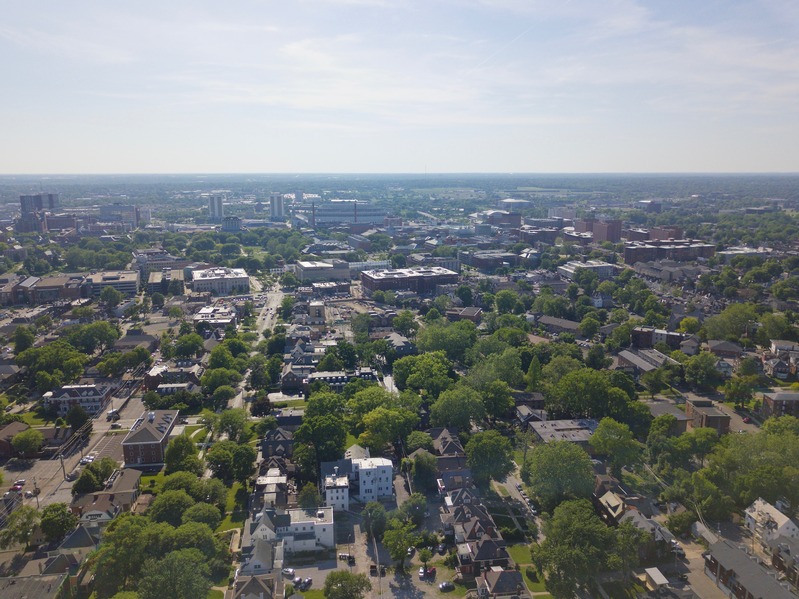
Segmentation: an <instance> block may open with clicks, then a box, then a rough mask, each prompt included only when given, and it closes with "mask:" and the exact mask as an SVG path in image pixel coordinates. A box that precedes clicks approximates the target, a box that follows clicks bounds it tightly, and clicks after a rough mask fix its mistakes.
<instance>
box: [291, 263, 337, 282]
mask: <svg viewBox="0 0 799 599" xmlns="http://www.w3.org/2000/svg"><path fill="white" fill-rule="evenodd" d="M295 271H296V274H297V278H298V279H299V280H300V281H302V282H303V283H313V282H318V281H348V280H349V279H350V265H349V264H348V263H347V262H345V261H344V260H300V261H299V262H297V266H296V268H295Z"/></svg>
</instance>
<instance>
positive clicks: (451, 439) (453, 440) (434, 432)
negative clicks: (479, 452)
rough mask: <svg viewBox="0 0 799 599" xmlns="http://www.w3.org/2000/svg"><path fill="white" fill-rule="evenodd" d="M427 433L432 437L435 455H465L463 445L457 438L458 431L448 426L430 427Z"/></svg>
mask: <svg viewBox="0 0 799 599" xmlns="http://www.w3.org/2000/svg"><path fill="white" fill-rule="evenodd" d="M427 433H428V434H429V435H430V436H431V437H432V439H433V452H434V453H435V455H437V456H445V455H459V456H465V455H466V452H465V451H464V450H463V445H462V444H461V441H460V439H459V438H458V431H456V430H455V429H450V428H431V429H430V430H428V431H427Z"/></svg>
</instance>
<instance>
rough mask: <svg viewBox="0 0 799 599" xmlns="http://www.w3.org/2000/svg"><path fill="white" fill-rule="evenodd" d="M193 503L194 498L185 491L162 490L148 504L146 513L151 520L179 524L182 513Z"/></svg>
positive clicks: (181, 519)
mask: <svg viewBox="0 0 799 599" xmlns="http://www.w3.org/2000/svg"><path fill="white" fill-rule="evenodd" d="M194 503H195V502H194V499H192V498H191V496H189V494H188V493H186V491H182V490H179V491H162V492H161V493H159V494H158V495H157V496H156V498H155V500H154V501H153V503H152V505H151V506H150V510H149V512H148V515H149V516H150V518H151V519H152V521H153V522H166V523H167V524H171V525H172V526H180V523H181V522H182V521H183V513H184V512H185V511H186V510H188V509H189V508H190V507H191V506H193V505H194Z"/></svg>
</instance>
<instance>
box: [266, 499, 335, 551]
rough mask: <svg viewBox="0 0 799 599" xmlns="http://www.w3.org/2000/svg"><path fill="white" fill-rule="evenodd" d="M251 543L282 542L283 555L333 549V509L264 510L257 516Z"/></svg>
mask: <svg viewBox="0 0 799 599" xmlns="http://www.w3.org/2000/svg"><path fill="white" fill-rule="evenodd" d="M256 520H257V521H258V524H257V525H256V527H255V530H254V531H253V533H252V537H253V540H254V541H256V540H257V539H263V540H265V541H271V540H281V541H283V547H284V549H285V552H286V553H297V552H300V551H318V550H320V549H330V548H335V546H336V535H335V529H334V524H333V508H332V507H330V506H328V507H320V508H317V509H316V510H302V509H296V510H286V511H283V510H275V509H273V508H267V507H265V508H264V509H263V510H262V511H261V513H260V514H258V515H257V516H256Z"/></svg>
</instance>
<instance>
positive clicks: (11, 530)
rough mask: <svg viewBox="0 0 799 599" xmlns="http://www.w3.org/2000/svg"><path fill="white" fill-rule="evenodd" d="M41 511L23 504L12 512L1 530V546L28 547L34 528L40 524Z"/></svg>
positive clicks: (5, 547)
mask: <svg viewBox="0 0 799 599" xmlns="http://www.w3.org/2000/svg"><path fill="white" fill-rule="evenodd" d="M39 519H40V518H39V512H38V511H37V510H36V508H35V507H33V506H29V505H22V506H20V507H18V508H17V509H16V510H14V511H13V512H11V515H10V516H8V518H7V519H6V526H5V528H4V529H3V530H0V547H2V548H3V549H7V548H9V547H11V546H12V545H24V546H26V547H27V545H28V542H29V541H30V539H31V535H32V534H33V531H34V529H35V528H36V526H37V525H38V524H39Z"/></svg>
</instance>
